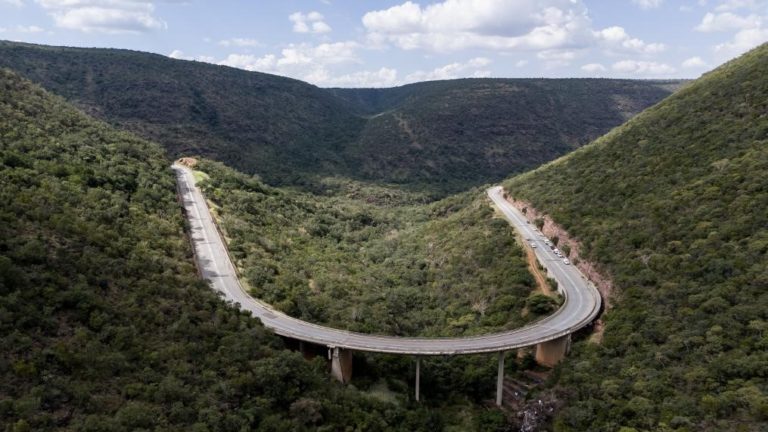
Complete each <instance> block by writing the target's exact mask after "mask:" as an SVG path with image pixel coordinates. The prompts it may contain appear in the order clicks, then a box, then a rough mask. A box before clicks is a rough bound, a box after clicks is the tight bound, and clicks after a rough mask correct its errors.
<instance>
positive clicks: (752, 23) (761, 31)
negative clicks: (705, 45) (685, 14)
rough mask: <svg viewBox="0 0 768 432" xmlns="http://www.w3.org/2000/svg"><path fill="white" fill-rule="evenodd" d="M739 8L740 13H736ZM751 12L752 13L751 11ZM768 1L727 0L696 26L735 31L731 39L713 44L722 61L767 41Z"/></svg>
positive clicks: (701, 28) (711, 30)
mask: <svg viewBox="0 0 768 432" xmlns="http://www.w3.org/2000/svg"><path fill="white" fill-rule="evenodd" d="M736 12H740V13H736ZM750 12H751V13H750ZM766 22H768V2H766V1H764V0H725V1H721V2H720V3H719V4H718V5H717V6H715V7H714V10H713V11H712V12H708V13H707V14H705V15H704V17H703V18H702V20H701V23H700V24H699V25H698V26H696V30H697V31H700V32H733V33H732V34H733V36H732V38H731V39H730V40H729V41H726V42H722V43H719V44H717V45H715V46H714V47H713V50H714V52H715V54H716V58H717V59H718V60H719V61H724V60H727V59H729V58H731V57H735V56H737V55H740V54H742V53H744V52H746V51H748V50H750V49H752V48H754V47H756V46H758V45H760V44H761V43H763V42H766V41H768V28H766V27H765V23H766Z"/></svg>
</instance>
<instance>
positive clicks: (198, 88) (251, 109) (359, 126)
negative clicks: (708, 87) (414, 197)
mask: <svg viewBox="0 0 768 432" xmlns="http://www.w3.org/2000/svg"><path fill="white" fill-rule="evenodd" d="M0 67H8V68H10V69H13V70H15V71H17V72H18V73H20V74H22V75H23V76H26V77H27V78H29V79H31V80H32V81H34V82H37V83H39V84H41V85H43V87H45V88H47V89H48V90H50V91H51V92H53V93H56V94H59V95H61V96H64V97H65V98H66V99H68V100H70V101H71V102H73V103H75V104H76V105H77V106H78V107H80V108H81V109H83V110H84V111H86V112H87V113H89V114H91V115H95V116H96V117H98V118H100V119H102V120H105V121H107V122H109V123H111V124H112V125H115V126H118V127H120V128H123V129H127V130H130V131H132V132H134V133H137V134H138V135H140V136H142V137H144V138H147V139H150V140H153V141H156V142H159V143H160V144H162V145H163V146H164V147H165V148H166V149H167V152H168V154H169V155H170V156H171V157H174V158H175V157H177V156H189V155H199V156H204V157H208V158H212V159H216V160H219V161H222V162H225V163H227V164H228V165H230V166H232V167H234V168H237V169H239V170H241V171H244V172H246V173H249V174H254V173H258V174H259V175H260V176H262V177H263V178H264V179H265V180H266V181H268V182H269V183H272V184H277V185H282V184H293V185H302V184H303V185H307V186H308V187H313V186H316V185H317V184H318V183H319V182H320V181H321V178H323V177H327V176H345V177H351V178H353V179H357V180H365V181H374V182H388V183H395V184H399V185H402V186H403V187H407V188H416V189H421V190H427V191H430V190H431V191H434V193H435V194H436V195H437V196H445V195H446V194H448V193H450V192H456V191H460V190H465V189H468V188H470V187H472V186H477V185H480V184H484V183H487V182H490V181H495V180H500V179H502V178H504V177H506V176H508V175H509V174H510V173H512V172H520V171H523V170H525V169H529V168H532V167H534V166H537V165H539V164H541V163H543V162H546V161H549V160H551V159H552V158H554V157H557V156H559V155H561V154H563V153H565V152H567V151H570V150H571V149H573V148H576V147H578V146H580V145H583V144H585V143H587V142H589V141H591V140H592V139H594V138H596V137H598V136H599V135H601V134H602V133H605V132H607V131H608V130H609V129H610V128H612V127H615V126H618V125H619V124H620V123H622V122H623V121H624V120H625V119H626V117H627V115H632V114H635V113H637V112H639V111H640V110H641V109H643V108H645V107H647V106H650V105H652V104H654V103H656V102H658V101H659V100H661V99H662V98H664V97H666V96H667V95H668V94H669V93H670V89H668V88H667V89H664V88H660V87H659V86H658V85H656V84H654V83H649V82H643V81H621V80H515V79H488V80H454V81H434V82H425V83H417V84H410V85H406V86H402V87H397V88H393V89H373V90H372V89H355V90H339V89H321V88H318V87H315V86H312V85H309V84H307V83H303V82H301V81H298V80H294V79H290V78H285V77H279V76H275V75H268V74H263V73H259V72H248V71H244V70H240V69H235V68H230V67H225V66H218V65H212V64H207V63H202V62H194V61H185V60H176V59H171V58H167V57H163V56H161V55H159V54H146V53H142V52H138V51H127V50H116V49H102V48H66V47H49V46H42V45H32V44H20V43H12V42H7V41H0ZM380 108H386V109H384V110H383V111H382V110H380ZM390 108H391V109H390ZM388 110H389V111H388ZM561 113H562V115H561ZM546 125H558V126H557V127H556V130H552V128H551V127H546Z"/></svg>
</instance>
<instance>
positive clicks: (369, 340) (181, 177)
mask: <svg viewBox="0 0 768 432" xmlns="http://www.w3.org/2000/svg"><path fill="white" fill-rule="evenodd" d="M173 169H174V171H175V172H176V176H177V182H178V189H179V195H180V197H181V200H182V203H183V206H184V209H185V212H186V216H187V219H188V220H189V224H190V236H191V242H192V244H193V246H194V251H195V258H196V260H197V264H198V268H199V270H200V273H201V275H202V277H203V278H205V279H207V280H208V281H210V282H211V285H212V286H213V287H214V288H215V289H216V290H218V291H219V292H221V293H222V294H223V296H224V297H225V298H226V299H227V300H230V301H232V302H234V303H236V304H238V305H239V307H240V308H242V309H245V310H248V311H250V312H251V313H252V314H253V316H255V317H257V318H259V319H260V320H261V321H262V322H263V323H264V325H265V326H266V327H267V328H269V329H271V330H272V331H274V332H275V333H276V334H278V335H281V336H284V337H288V338H292V339H296V340H298V341H302V342H309V343H312V344H317V345H321V346H326V347H328V356H329V360H330V361H331V373H332V375H333V376H334V377H335V378H336V379H338V380H339V381H341V382H343V383H346V382H349V380H350V379H351V376H352V352H353V351H368V352H378V353H390V354H404V355H412V356H416V390H415V396H416V400H419V397H420V388H419V387H420V382H419V381H420V376H419V375H420V369H421V361H420V358H421V357H420V356H434V355H463V354H478V353H494V352H495V353H499V369H498V376H497V392H496V403H497V404H499V405H500V404H501V396H502V381H503V378H504V353H505V352H507V351H509V350H514V349H519V348H525V347H531V346H535V347H536V360H537V361H538V362H539V363H541V364H544V365H548V366H552V365H554V364H556V363H557V362H559V361H560V360H561V359H562V358H563V357H564V356H565V354H566V353H567V351H568V349H569V347H570V335H571V333H573V332H575V331H577V330H579V329H581V328H583V327H584V326H586V325H588V324H590V323H591V322H592V321H593V320H594V319H595V317H596V316H597V315H598V313H599V311H600V304H601V298H600V294H599V292H598V291H597V289H596V288H595V286H594V285H593V284H592V283H591V282H589V281H588V280H587V279H586V278H585V277H584V276H583V275H582V274H581V272H579V270H578V269H576V268H575V267H574V266H572V265H568V264H565V262H563V260H562V259H561V258H559V257H557V256H556V255H555V254H554V252H553V251H552V250H551V249H550V248H549V247H547V246H546V245H545V243H544V237H543V236H541V235H540V234H539V233H537V232H536V231H534V228H533V226H532V225H530V224H529V223H528V221H527V220H526V218H525V216H524V215H523V214H521V213H520V212H519V211H518V210H517V209H516V208H514V207H513V206H512V205H510V204H509V203H508V202H507V201H506V200H505V199H504V197H503V190H502V188H501V187H500V186H496V187H493V188H490V189H488V191H487V193H488V196H489V198H490V199H491V200H492V201H493V203H494V204H495V205H496V207H497V208H498V209H499V210H500V211H501V212H502V214H503V215H504V217H505V218H506V219H507V220H509V222H510V223H512V225H513V226H514V227H515V229H516V230H518V232H519V233H520V234H521V236H522V238H523V239H525V240H526V242H527V243H528V244H527V245H524V247H531V246H530V245H531V243H532V244H535V245H537V247H536V248H534V249H533V250H534V251H535V253H536V257H537V259H538V260H539V262H540V263H541V264H542V265H543V266H544V267H545V268H546V269H547V271H548V272H549V275H550V276H552V277H554V279H555V280H556V281H557V283H558V291H559V292H560V294H561V295H562V296H563V297H564V302H563V304H562V306H561V307H560V308H559V309H558V310H557V311H555V312H554V313H553V314H552V315H549V316H547V317H545V318H543V319H540V320H538V321H536V322H534V323H531V324H529V325H527V326H524V327H521V328H518V329H514V330H509V331H505V332H501V333H495V334H488V335H481V336H468V337H461V338H421V337H397V336H380V335H371V334H363V333H355V332H350V331H345V330H339V329H334V328H330V327H325V326H321V325H317V324H313V323H309V322H306V321H301V320H299V319H296V318H293V317H290V316H288V315H286V314H284V313H282V312H279V311H277V310H275V309H273V308H272V307H271V306H270V305H268V304H266V303H264V302H262V301H260V300H258V299H255V298H253V297H251V296H250V295H249V294H248V293H247V292H246V291H245V290H244V289H243V287H242V286H241V285H240V281H239V279H238V276H237V272H236V270H235V267H234V265H233V263H232V261H231V259H230V257H229V254H228V251H227V248H226V246H225V244H224V241H223V240H222V237H221V235H220V233H219V232H218V229H217V227H216V224H215V223H214V221H213V218H212V217H211V214H210V212H209V209H208V206H207V204H206V202H205V198H204V197H203V195H202V193H201V192H200V190H199V188H197V187H196V185H195V178H194V176H193V174H192V171H191V170H190V169H189V168H187V167H185V166H183V165H179V164H174V165H173Z"/></svg>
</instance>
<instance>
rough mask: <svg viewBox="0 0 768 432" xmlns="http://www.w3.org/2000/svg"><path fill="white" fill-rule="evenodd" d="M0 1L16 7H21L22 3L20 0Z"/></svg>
mask: <svg viewBox="0 0 768 432" xmlns="http://www.w3.org/2000/svg"><path fill="white" fill-rule="evenodd" d="M0 3H4V4H9V5H11V6H16V7H21V6H22V5H23V3H22V2H21V0H0Z"/></svg>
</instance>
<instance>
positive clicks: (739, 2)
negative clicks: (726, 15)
mask: <svg viewBox="0 0 768 432" xmlns="http://www.w3.org/2000/svg"><path fill="white" fill-rule="evenodd" d="M763 6H765V5H763ZM759 7H760V2H757V1H755V0H726V1H724V2H722V3H720V4H719V5H717V7H715V11H717V12H724V11H731V10H739V9H758V8H759Z"/></svg>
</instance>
